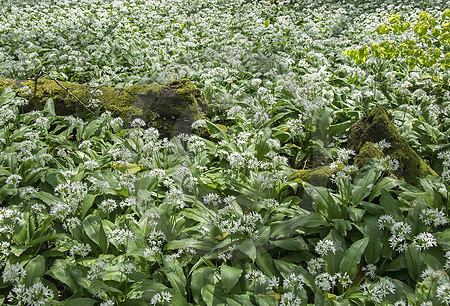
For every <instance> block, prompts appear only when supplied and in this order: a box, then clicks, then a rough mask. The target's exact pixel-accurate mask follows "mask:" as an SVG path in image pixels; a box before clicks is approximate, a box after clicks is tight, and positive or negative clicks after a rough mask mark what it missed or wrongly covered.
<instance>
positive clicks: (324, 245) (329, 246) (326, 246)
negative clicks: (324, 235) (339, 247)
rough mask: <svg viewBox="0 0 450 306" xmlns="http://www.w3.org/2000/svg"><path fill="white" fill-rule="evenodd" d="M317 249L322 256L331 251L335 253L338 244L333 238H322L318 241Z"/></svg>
mask: <svg viewBox="0 0 450 306" xmlns="http://www.w3.org/2000/svg"><path fill="white" fill-rule="evenodd" d="M315 251H316V253H317V254H319V255H320V256H324V255H326V254H328V252H330V251H331V252H333V254H336V244H335V243H334V241H332V240H328V239H326V240H321V241H319V242H318V243H317V245H316V247H315Z"/></svg>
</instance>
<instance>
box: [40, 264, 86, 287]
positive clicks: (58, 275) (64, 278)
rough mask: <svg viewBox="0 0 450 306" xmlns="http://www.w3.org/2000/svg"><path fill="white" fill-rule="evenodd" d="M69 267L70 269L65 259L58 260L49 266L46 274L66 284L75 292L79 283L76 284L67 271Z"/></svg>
mask: <svg viewBox="0 0 450 306" xmlns="http://www.w3.org/2000/svg"><path fill="white" fill-rule="evenodd" d="M69 269H71V267H70V266H69V265H68V263H67V261H66V260H58V261H57V262H56V263H55V264H53V265H52V266H51V267H50V269H49V270H48V271H47V272H46V274H47V275H50V276H51V277H53V278H54V279H57V280H59V281H60V282H61V283H63V284H65V285H67V286H68V287H69V288H70V290H71V291H72V292H76V291H78V290H79V289H80V285H78V283H77V282H76V281H75V280H74V279H73V277H72V275H71V274H70V273H69V272H68V271H67V270H69Z"/></svg>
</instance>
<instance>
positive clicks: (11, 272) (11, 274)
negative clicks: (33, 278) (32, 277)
mask: <svg viewBox="0 0 450 306" xmlns="http://www.w3.org/2000/svg"><path fill="white" fill-rule="evenodd" d="M26 274H27V273H26V271H25V269H24V268H23V267H22V265H21V264H19V263H16V264H11V265H9V266H6V267H5V269H4V270H3V281H4V282H5V283H7V282H12V283H18V282H19V281H20V280H21V279H23V278H24V277H25V276H26Z"/></svg>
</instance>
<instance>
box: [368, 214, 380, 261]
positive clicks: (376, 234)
mask: <svg viewBox="0 0 450 306" xmlns="http://www.w3.org/2000/svg"><path fill="white" fill-rule="evenodd" d="M364 237H366V238H369V243H368V244H367V249H366V251H365V252H364V259H365V260H366V262H367V263H368V264H375V263H377V262H378V260H379V259H380V256H381V250H382V248H383V243H382V242H381V238H382V237H383V232H382V231H381V230H380V229H379V228H378V223H377V220H376V219H371V220H369V221H367V223H366V226H365V228H364Z"/></svg>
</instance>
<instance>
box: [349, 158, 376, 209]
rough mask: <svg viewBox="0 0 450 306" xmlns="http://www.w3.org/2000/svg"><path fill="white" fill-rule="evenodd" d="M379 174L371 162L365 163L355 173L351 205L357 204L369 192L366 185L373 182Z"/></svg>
mask: <svg viewBox="0 0 450 306" xmlns="http://www.w3.org/2000/svg"><path fill="white" fill-rule="evenodd" d="M378 176H379V174H378V171H377V169H376V167H374V164H373V162H369V163H366V164H365V165H364V166H363V167H362V169H361V170H360V171H359V172H358V174H356V177H355V179H354V181H353V184H352V195H351V197H352V205H354V206H355V205H357V204H359V203H360V202H361V201H362V200H364V198H365V197H367V196H368V195H369V194H370V192H371V191H370V188H368V186H369V185H370V184H373V182H375V181H376V180H377V178H378Z"/></svg>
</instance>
